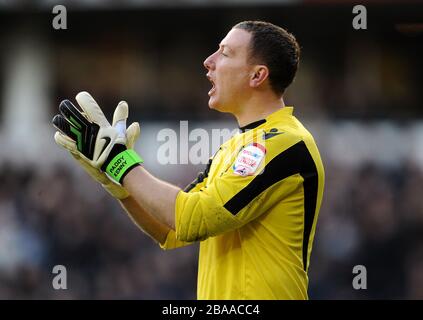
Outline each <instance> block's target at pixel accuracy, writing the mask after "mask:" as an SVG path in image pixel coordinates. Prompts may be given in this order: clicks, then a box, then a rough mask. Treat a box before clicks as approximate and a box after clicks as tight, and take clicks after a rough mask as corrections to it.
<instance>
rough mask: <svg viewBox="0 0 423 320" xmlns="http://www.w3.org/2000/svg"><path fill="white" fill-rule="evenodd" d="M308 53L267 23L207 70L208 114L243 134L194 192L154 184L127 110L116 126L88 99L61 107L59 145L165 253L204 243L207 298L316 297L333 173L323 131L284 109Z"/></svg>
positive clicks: (221, 51)
mask: <svg viewBox="0 0 423 320" xmlns="http://www.w3.org/2000/svg"><path fill="white" fill-rule="evenodd" d="M299 56H300V50H299V46H298V43H297V42H296V40H295V38H294V36H293V35H291V34H290V33H288V32H287V31H286V30H284V29H282V28H280V27H278V26H275V25H273V24H270V23H267V22H260V21H244V22H241V23H239V24H237V25H235V26H234V27H233V28H232V29H231V30H230V32H229V33H228V34H227V35H226V37H225V38H224V39H223V40H222V41H221V43H220V45H219V48H218V50H217V51H216V52H215V53H213V54H212V55H210V56H209V57H208V58H207V59H206V60H205V61H204V66H205V67H206V69H207V71H208V73H207V78H208V79H209V80H210V82H211V84H212V89H211V90H210V91H209V93H208V94H209V107H210V108H213V109H216V110H218V111H221V112H230V113H232V114H233V115H234V116H235V117H236V119H237V121H238V124H239V126H240V133H239V134H237V135H235V136H234V137H232V138H231V139H230V140H228V141H227V142H225V143H224V144H223V145H222V146H221V147H220V149H219V150H218V152H217V153H216V154H215V155H214V156H213V157H212V158H211V159H210V161H209V164H208V165H207V167H206V169H205V171H204V172H203V173H201V174H200V175H199V176H198V177H197V179H196V180H194V181H193V182H192V183H191V184H190V185H189V186H188V187H187V188H186V189H185V190H181V189H179V188H178V187H175V186H173V185H171V184H168V183H166V182H164V181H161V180H159V179H157V178H156V177H154V176H152V175H151V174H150V173H149V172H148V171H147V170H145V168H144V167H143V165H142V163H143V160H142V158H141V157H140V156H139V155H138V154H137V153H136V152H135V151H134V150H133V146H134V143H135V141H136V139H137V138H138V136H139V133H140V129H139V125H138V124H137V123H133V124H131V125H130V126H129V127H128V129H126V120H127V118H128V105H127V104H126V102H120V103H119V105H118V106H117V108H116V110H115V113H114V115H113V121H112V124H110V123H109V122H108V121H107V119H106V118H105V117H104V115H103V112H102V111H101V109H100V107H99V106H98V105H97V103H96V102H95V101H94V99H93V98H92V97H91V96H90V95H89V94H88V93H87V92H81V93H79V94H78V95H77V96H76V101H77V102H78V104H79V106H80V108H81V109H82V110H80V109H79V108H77V107H75V106H74V105H73V104H72V103H71V102H70V101H69V100H65V101H63V102H62V103H61V104H60V107H59V110H60V114H59V115H57V116H55V118H54V119H53V123H54V125H55V127H56V128H58V129H59V130H58V132H56V134H55V140H56V142H57V143H58V144H59V145H61V146H63V147H64V148H66V149H67V150H69V151H70V153H71V154H72V156H73V157H74V158H75V159H76V160H77V161H78V162H79V163H80V164H81V166H82V167H83V168H84V169H85V170H86V171H87V172H88V173H89V174H90V175H91V176H92V177H93V178H94V179H95V180H97V181H98V182H100V183H101V184H102V185H103V186H104V188H105V189H106V190H107V191H108V192H109V193H110V194H111V195H112V196H114V197H115V198H116V199H118V200H119V201H120V203H121V204H122V206H123V207H124V208H125V210H126V211H127V212H128V214H129V215H130V217H131V218H132V219H133V220H134V222H135V223H136V224H138V226H139V227H141V228H142V229H143V230H144V231H145V232H146V233H147V234H149V235H150V236H151V237H152V238H153V239H155V240H156V241H157V242H158V243H159V244H160V246H161V247H162V248H164V249H173V248H177V247H181V246H184V245H189V244H190V243H193V242H196V241H200V242H201V243H200V255H199V270H198V287H197V297H198V299H307V298H308V294H307V288H308V276H307V272H308V267H309V261H310V255H311V249H312V244H313V239H314V234H315V230H316V222H317V218H318V214H319V209H320V206H321V201H322V196H323V187H324V170H323V165H322V162H321V159H320V155H319V151H318V149H317V146H316V144H315V142H314V139H313V137H312V135H311V134H310V133H309V132H308V131H307V130H306V129H305V127H304V126H303V125H302V124H301V123H300V121H299V120H298V119H297V118H296V117H295V116H294V115H293V107H288V106H285V104H284V99H283V97H284V92H285V89H286V88H287V87H288V86H289V85H290V84H291V82H292V81H293V79H294V76H295V73H296V71H297V67H298V63H299Z"/></svg>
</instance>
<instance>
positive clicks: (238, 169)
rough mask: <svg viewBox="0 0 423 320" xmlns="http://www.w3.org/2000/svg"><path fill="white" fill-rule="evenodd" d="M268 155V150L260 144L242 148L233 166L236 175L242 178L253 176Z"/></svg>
mask: <svg viewBox="0 0 423 320" xmlns="http://www.w3.org/2000/svg"><path fill="white" fill-rule="evenodd" d="M265 154H266V148H265V147H264V146H262V145H261V144H259V143H251V144H249V145H247V146H246V147H244V148H242V150H241V151H240V152H239V154H238V157H237V158H236V160H235V163H234V165H233V169H234V173H235V174H237V175H240V176H251V175H253V174H254V173H255V172H256V171H257V169H258V167H259V165H260V163H261V161H262V160H263V158H264V155H265Z"/></svg>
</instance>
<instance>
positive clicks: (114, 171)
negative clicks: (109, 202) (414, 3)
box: [53, 92, 143, 198]
mask: <svg viewBox="0 0 423 320" xmlns="http://www.w3.org/2000/svg"><path fill="white" fill-rule="evenodd" d="M76 100H77V102H78V104H79V105H80V107H81V108H82V110H83V112H81V111H79V110H78V109H77V108H76V107H75V106H74V105H73V104H72V103H71V102H70V101H69V100H64V101H63V102H62V103H61V104H60V106H59V110H60V113H61V114H60V115H56V116H55V117H54V118H53V124H54V126H55V127H56V128H57V129H59V131H58V132H56V134H55V140H56V142H57V143H58V144H59V145H61V146H62V147H64V148H65V149H67V150H69V151H70V152H71V154H72V155H73V156H74V158H75V159H76V160H78V161H79V163H80V164H81V165H82V166H83V167H84V169H85V170H86V171H87V172H88V173H89V174H90V175H91V176H92V177H93V178H94V179H95V180H97V181H99V182H100V183H102V184H103V185H104V186H105V188H106V189H107V187H108V186H110V187H112V186H113V185H111V184H110V183H109V181H106V180H105V178H107V177H109V178H111V179H112V180H113V181H114V182H117V183H120V182H121V180H122V179H123V176H124V174H125V173H126V172H128V171H129V170H130V169H131V168H132V167H134V166H136V165H138V164H140V163H142V162H143V160H142V159H141V158H140V157H139V156H138V155H137V154H136V153H135V151H133V150H128V149H131V148H133V145H134V143H135V140H136V139H137V138H138V136H139V125H138V123H133V124H132V125H131V126H130V127H129V128H128V130H126V119H127V117H128V104H127V103H126V102H124V101H122V102H120V103H119V104H118V106H117V108H116V110H115V112H114V115H113V125H110V123H109V122H108V121H107V119H106V117H105V116H104V114H103V112H102V111H101V109H100V107H99V106H98V104H97V103H96V102H95V100H94V99H93V98H92V97H91V95H90V94H88V93H87V92H81V93H79V94H78V95H77V96H76ZM100 170H102V171H103V172H106V173H107V176H106V175H104V173H102V172H101V171H100ZM112 189H113V191H115V190H114V189H115V188H113V187H112ZM118 190H120V189H118ZM108 191H109V190H108ZM120 191H123V190H120ZM113 193H114V192H113ZM113 193H112V194H113ZM118 193H119V194H120V193H121V192H118ZM113 195H114V194H113ZM114 196H115V195H114ZM118 198H122V197H121V196H119V197H118Z"/></svg>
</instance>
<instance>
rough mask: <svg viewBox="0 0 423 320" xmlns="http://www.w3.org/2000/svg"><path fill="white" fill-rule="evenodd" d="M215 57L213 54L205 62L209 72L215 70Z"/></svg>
mask: <svg viewBox="0 0 423 320" xmlns="http://www.w3.org/2000/svg"><path fill="white" fill-rule="evenodd" d="M213 56H214V54H211V55H210V56H208V57H207V59H206V60H204V62H203V65H204V67H205V68H206V69H207V70H213V69H214V66H215V64H214V60H213Z"/></svg>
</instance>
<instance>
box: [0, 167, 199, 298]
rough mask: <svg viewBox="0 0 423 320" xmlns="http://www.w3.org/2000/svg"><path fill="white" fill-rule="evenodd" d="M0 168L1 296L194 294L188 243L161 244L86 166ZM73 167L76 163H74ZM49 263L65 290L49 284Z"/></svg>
mask: <svg viewBox="0 0 423 320" xmlns="http://www.w3.org/2000/svg"><path fill="white" fill-rule="evenodd" d="M8 168H9V170H8V172H7V173H6V172H5V171H3V173H2V174H1V175H0V181H1V182H2V183H1V185H0V212H1V215H0V299H76V298H78V299H112V298H113V299H194V298H195V296H196V295H195V288H196V275H197V273H196V272H197V266H196V257H197V250H196V248H195V246H191V247H187V248H182V249H179V250H178V251H174V252H164V251H162V250H161V249H160V248H159V246H158V245H157V244H156V243H155V242H154V241H153V240H152V239H150V238H149V237H147V236H146V235H145V234H144V233H142V232H141V231H140V230H139V229H138V228H137V227H136V226H135V225H134V224H133V223H132V222H131V220H130V219H129V217H127V216H126V213H125V211H124V210H123V209H122V208H121V207H120V205H119V204H118V203H117V202H116V201H115V200H114V199H113V198H112V197H111V196H110V195H109V194H108V193H106V192H105V191H103V190H102V188H101V186H98V185H96V184H95V183H94V182H93V181H91V180H90V178H89V177H88V176H85V173H83V172H82V170H81V172H79V173H80V175H78V171H77V172H76V175H75V174H73V173H72V172H71V171H69V169H65V168H64V167H55V168H52V170H51V172H50V173H49V174H48V175H39V174H38V173H37V171H36V170H35V169H28V170H23V171H22V170H18V171H16V170H14V169H13V166H10V165H9V166H8ZM78 169H79V168H78ZM55 265H63V266H65V267H66V270H67V290H55V289H54V288H53V286H52V281H53V278H54V277H55V276H56V274H53V273H52V270H53V267H54V266H55Z"/></svg>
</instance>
